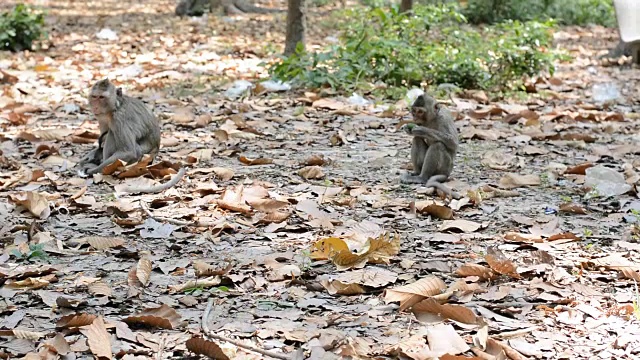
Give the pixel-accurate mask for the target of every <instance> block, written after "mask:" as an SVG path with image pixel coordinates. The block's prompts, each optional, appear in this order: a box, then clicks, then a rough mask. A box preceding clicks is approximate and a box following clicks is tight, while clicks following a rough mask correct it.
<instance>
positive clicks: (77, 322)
mask: <svg viewBox="0 0 640 360" xmlns="http://www.w3.org/2000/svg"><path fill="white" fill-rule="evenodd" d="M96 317H97V316H96V315H93V314H85V313H78V314H71V315H65V316H63V317H61V318H60V320H58V321H57V322H56V329H72V328H77V327H81V326H86V325H89V324H92V323H93V321H94V320H95V319H96Z"/></svg>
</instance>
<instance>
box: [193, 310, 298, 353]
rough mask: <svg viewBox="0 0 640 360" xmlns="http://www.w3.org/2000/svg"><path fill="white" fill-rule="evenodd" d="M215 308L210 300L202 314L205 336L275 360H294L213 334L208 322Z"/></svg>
mask: <svg viewBox="0 0 640 360" xmlns="http://www.w3.org/2000/svg"><path fill="white" fill-rule="evenodd" d="M212 308H213V299H211V298H209V301H208V302H207V308H206V309H205V310H204V314H202V323H201V325H200V326H201V327H202V331H203V332H204V333H205V335H207V336H208V337H210V338H214V339H216V340H220V341H226V342H228V343H231V344H233V345H235V346H237V347H239V348H243V349H245V350H249V351H253V352H257V353H258V354H260V355H264V356H269V357H272V358H274V359H282V360H292V358H291V357H289V356H287V355H284V354H279V353H274V352H272V351H267V350H262V349H259V348H257V347H255V346H253V345H248V344H244V343H241V342H239V341H235V340H233V339H229V338H227V337H224V336H221V335H218V334H215V333H213V331H211V330H209V326H208V325H207V320H208V319H209V314H210V313H211V309H212Z"/></svg>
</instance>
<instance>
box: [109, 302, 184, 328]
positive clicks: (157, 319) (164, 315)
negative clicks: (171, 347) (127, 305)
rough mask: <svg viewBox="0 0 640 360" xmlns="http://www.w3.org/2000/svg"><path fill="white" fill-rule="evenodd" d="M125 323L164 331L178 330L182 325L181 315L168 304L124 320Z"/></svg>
mask: <svg viewBox="0 0 640 360" xmlns="http://www.w3.org/2000/svg"><path fill="white" fill-rule="evenodd" d="M122 321H124V322H125V323H127V324H129V325H131V324H139V325H147V326H153V327H159V328H162V329H169V330H171V329H176V328H177V327H178V326H179V325H180V315H179V314H178V313H177V312H176V311H175V310H174V309H172V308H171V307H169V306H168V305H166V304H162V306H160V307H158V308H149V309H145V310H144V311H142V312H141V313H139V314H136V315H132V316H129V317H127V318H125V319H123V320H122Z"/></svg>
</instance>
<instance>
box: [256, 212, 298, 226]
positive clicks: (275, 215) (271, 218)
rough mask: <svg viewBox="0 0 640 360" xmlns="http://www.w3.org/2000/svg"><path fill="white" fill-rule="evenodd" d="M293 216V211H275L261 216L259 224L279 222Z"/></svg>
mask: <svg viewBox="0 0 640 360" xmlns="http://www.w3.org/2000/svg"><path fill="white" fill-rule="evenodd" d="M289 216H291V213H288V212H283V211H274V212H270V213H267V214H265V215H264V216H261V217H260V219H259V220H258V223H259V224H271V223H275V224H279V223H281V222H283V221H285V220H287V219H288V218H289Z"/></svg>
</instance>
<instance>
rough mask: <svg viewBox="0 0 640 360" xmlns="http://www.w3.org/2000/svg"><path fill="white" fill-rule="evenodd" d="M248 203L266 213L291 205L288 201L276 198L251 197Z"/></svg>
mask: <svg viewBox="0 0 640 360" xmlns="http://www.w3.org/2000/svg"><path fill="white" fill-rule="evenodd" d="M247 203H248V204H249V205H251V207H252V208H254V209H256V210H258V211H262V212H266V213H268V212H274V211H277V210H280V209H282V208H284V207H286V206H289V203H288V202H286V201H281V200H276V199H251V200H248V201H247Z"/></svg>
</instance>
